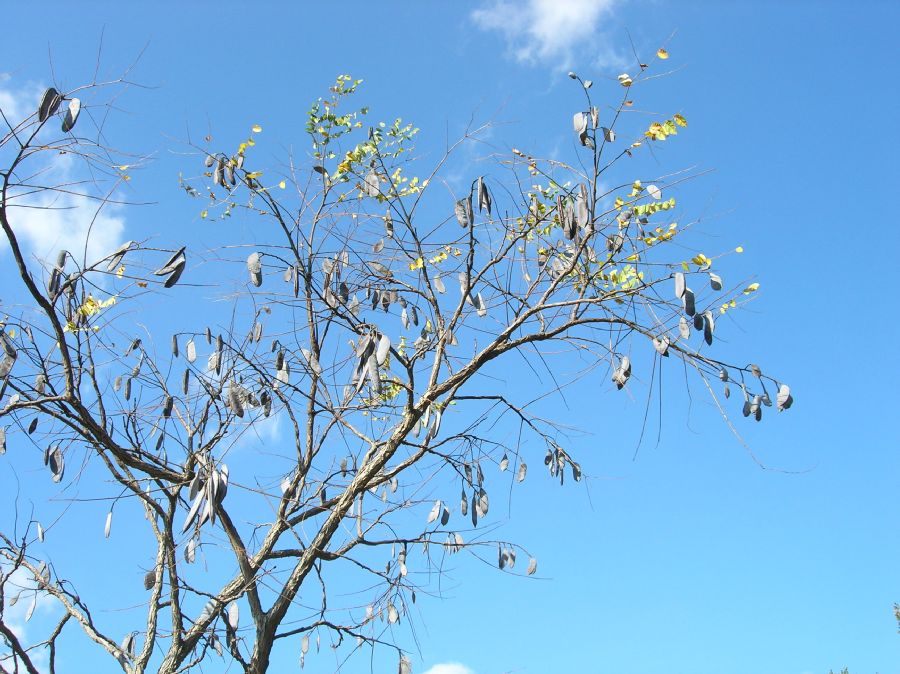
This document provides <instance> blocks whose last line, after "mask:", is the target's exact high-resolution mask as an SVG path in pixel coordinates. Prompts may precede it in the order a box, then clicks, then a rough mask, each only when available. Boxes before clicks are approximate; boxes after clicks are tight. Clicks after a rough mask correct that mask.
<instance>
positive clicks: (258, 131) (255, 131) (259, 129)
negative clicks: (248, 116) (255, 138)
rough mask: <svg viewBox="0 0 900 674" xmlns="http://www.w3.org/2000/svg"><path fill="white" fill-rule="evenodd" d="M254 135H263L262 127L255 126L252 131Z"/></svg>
mask: <svg viewBox="0 0 900 674" xmlns="http://www.w3.org/2000/svg"><path fill="white" fill-rule="evenodd" d="M250 130H251V131H252V132H253V133H262V127H261V126H260V125H259V124H254V125H253V128H252V129H250Z"/></svg>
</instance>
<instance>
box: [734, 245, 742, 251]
mask: <svg viewBox="0 0 900 674" xmlns="http://www.w3.org/2000/svg"><path fill="white" fill-rule="evenodd" d="M734 252H735V253H743V252H744V247H743V246H738V247H737V248H735V249H734Z"/></svg>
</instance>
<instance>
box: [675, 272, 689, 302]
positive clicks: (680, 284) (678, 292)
mask: <svg viewBox="0 0 900 674" xmlns="http://www.w3.org/2000/svg"><path fill="white" fill-rule="evenodd" d="M686 287H687V286H686V285H685V281H684V274H683V273H681V272H680V271H678V272H675V297H677V298H678V299H681V297H682V296H683V295H684V290H685V288H686Z"/></svg>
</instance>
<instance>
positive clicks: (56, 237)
mask: <svg viewBox="0 0 900 674" xmlns="http://www.w3.org/2000/svg"><path fill="white" fill-rule="evenodd" d="M10 83H11V78H10V77H9V75H6V74H3V73H0V109H2V110H3V114H4V115H5V116H6V118H7V120H8V122H9V123H10V124H13V125H16V124H18V123H19V122H21V121H22V120H23V119H25V118H26V117H28V116H29V115H30V114H32V112H33V110H34V108H35V106H36V105H37V101H39V100H40V94H41V91H43V88H44V87H42V86H41V85H38V84H32V83H28V84H25V85H22V86H21V87H19V88H13V87H11V85H10ZM32 157H33V159H29V160H27V161H26V162H25V163H23V165H22V166H21V167H20V169H19V171H18V173H19V174H20V175H21V176H29V178H28V180H27V181H28V182H29V183H30V184H40V185H47V186H65V191H61V190H44V191H37V192H34V193H33V194H27V195H25V196H23V192H25V191H26V190H27V188H19V189H18V190H17V192H18V194H15V193H14V194H12V195H11V197H10V199H9V203H8V212H9V214H10V220H11V224H12V227H13V230H14V231H15V233H16V237H17V238H18V239H19V243H20V244H21V245H22V246H23V248H25V249H26V251H27V253H28V254H30V255H31V256H34V257H37V258H38V259H41V260H53V259H55V258H56V254H57V252H59V250H60V249H65V250H68V251H69V252H70V253H71V254H72V255H73V257H74V258H75V259H76V260H77V261H78V262H79V264H81V263H84V262H85V261H86V262H87V263H93V262H96V261H97V260H98V259H100V258H101V257H103V256H105V255H107V254H108V253H109V252H110V251H112V250H114V249H115V248H117V247H118V246H119V245H120V244H121V243H123V241H122V235H123V232H124V230H125V221H124V220H123V218H122V217H121V209H120V208H119V207H117V206H115V205H111V204H107V205H103V207H102V208H101V202H100V201H98V200H96V199H91V198H89V197H88V196H86V195H84V194H83V193H84V192H86V191H88V190H92V189H94V187H93V185H91V184H90V183H84V184H79V181H80V180H82V179H84V178H85V176H84V175H82V174H81V171H80V166H79V164H78V161H77V159H76V158H75V156H74V155H72V154H65V155H63V154H53V155H50V154H49V153H41V152H38V153H36V155H32ZM10 160H11V157H10V156H9V154H8V151H6V150H3V151H0V161H2V163H3V164H4V165H5V164H6V163H7V162H8V161H10ZM98 196H103V195H102V194H98ZM8 246H9V244H8V242H7V241H6V239H5V237H0V254H2V253H3V252H5V251H6V249H7V248H8ZM85 258H86V260H85Z"/></svg>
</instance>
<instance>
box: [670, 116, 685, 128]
mask: <svg viewBox="0 0 900 674" xmlns="http://www.w3.org/2000/svg"><path fill="white" fill-rule="evenodd" d="M672 119H674V120H675V123H676V124H677V125H678V126H687V120H686V119H685V118H684V117H683V116H682V115H675V116H674V117H672Z"/></svg>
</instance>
